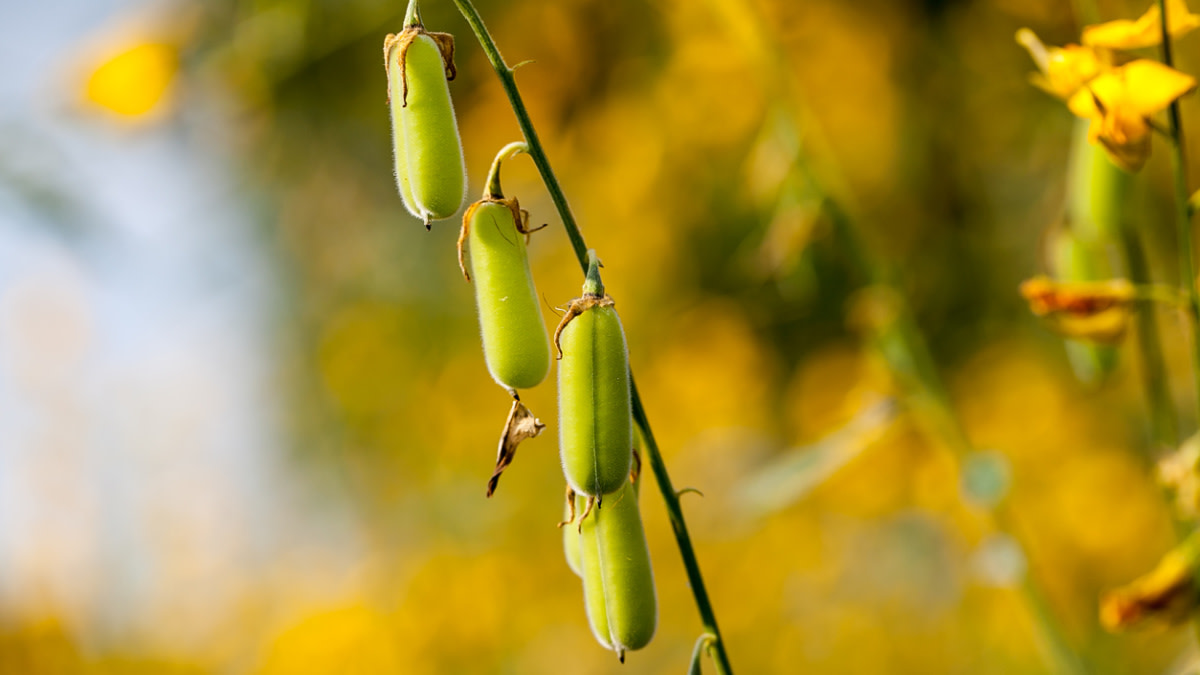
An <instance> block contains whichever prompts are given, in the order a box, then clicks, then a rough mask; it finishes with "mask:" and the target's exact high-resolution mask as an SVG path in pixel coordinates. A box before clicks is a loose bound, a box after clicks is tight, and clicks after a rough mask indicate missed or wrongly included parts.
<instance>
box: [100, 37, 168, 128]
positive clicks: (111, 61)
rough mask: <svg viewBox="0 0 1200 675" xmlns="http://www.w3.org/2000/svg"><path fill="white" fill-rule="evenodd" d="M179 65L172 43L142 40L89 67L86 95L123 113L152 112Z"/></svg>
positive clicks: (135, 114)
mask: <svg viewBox="0 0 1200 675" xmlns="http://www.w3.org/2000/svg"><path fill="white" fill-rule="evenodd" d="M178 67H179V55H178V53H177V51H176V49H175V47H173V46H171V45H166V44H161V43H155V42H145V43H141V44H137V45H133V46H132V47H128V48H126V49H124V50H123V51H120V52H118V53H117V54H115V55H113V56H111V57H109V58H108V59H107V60H106V61H104V62H103V63H101V64H100V65H99V66H97V67H96V69H95V70H94V71H92V73H91V75H90V76H89V77H88V79H87V85H86V89H85V95H86V97H87V99H88V100H89V101H91V102H92V103H95V104H96V105H98V106H100V107H102V108H106V109H108V110H109V111H111V112H114V113H116V114H118V115H122V116H125V117H140V116H143V115H146V114H148V113H150V112H152V111H153V110H154V109H155V108H157V107H158V105H159V104H160V103H161V102H162V101H163V99H164V97H165V95H166V93H167V89H168V88H169V87H170V85H171V82H172V80H174V78H175V73H176V71H177V70H178Z"/></svg>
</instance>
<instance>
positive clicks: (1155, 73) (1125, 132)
mask: <svg viewBox="0 0 1200 675" xmlns="http://www.w3.org/2000/svg"><path fill="white" fill-rule="evenodd" d="M1195 87H1196V79H1195V78H1193V77H1192V76H1190V75H1186V74H1184V73H1181V72H1179V71H1177V70H1174V69H1171V68H1168V67H1166V66H1164V65H1163V64H1161V63H1159V62H1157V61H1150V60H1147V59H1141V60H1138V61H1133V62H1131V63H1127V64H1125V65H1124V66H1121V67H1119V68H1113V69H1111V70H1108V71H1106V72H1104V73H1102V74H1101V75H1098V76H1096V77H1095V78H1093V79H1092V81H1091V82H1090V83H1088V85H1087V86H1086V87H1085V88H1083V89H1081V90H1079V91H1078V92H1076V93H1075V94H1074V95H1073V96H1071V98H1070V99H1068V101H1067V107H1068V108H1070V110H1071V112H1072V113H1074V114H1076V115H1078V116H1079V117H1083V118H1086V119H1090V120H1091V122H1092V123H1091V126H1090V127H1089V128H1088V139H1089V140H1091V141H1092V142H1093V143H1100V144H1102V145H1103V146H1104V148H1105V150H1107V151H1108V154H1109V156H1110V157H1111V158H1112V159H1113V161H1114V162H1116V163H1117V164H1118V165H1120V166H1121V168H1123V169H1125V170H1127V171H1137V170H1138V169H1140V168H1141V167H1142V165H1143V164H1145V162H1146V158H1147V157H1149V156H1150V125H1149V123H1148V122H1147V118H1148V117H1150V116H1151V115H1153V114H1155V113H1157V112H1159V111H1161V110H1163V109H1164V108H1166V107H1167V106H1169V105H1170V104H1171V102H1172V101H1174V100H1175V99H1177V98H1179V97H1180V96H1183V95H1184V94H1186V93H1187V92H1189V91H1191V90H1192V89H1194V88H1195Z"/></svg>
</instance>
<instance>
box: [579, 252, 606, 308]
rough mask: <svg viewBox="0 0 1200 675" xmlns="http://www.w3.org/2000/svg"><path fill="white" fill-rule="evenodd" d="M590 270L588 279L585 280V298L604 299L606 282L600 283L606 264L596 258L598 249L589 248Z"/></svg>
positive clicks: (588, 270)
mask: <svg viewBox="0 0 1200 675" xmlns="http://www.w3.org/2000/svg"><path fill="white" fill-rule="evenodd" d="M587 255H588V269H587V277H586V278H585V279H584V280H583V296H584V297H585V298H586V297H594V298H603V297H604V282H602V281H600V268H601V267H604V264H603V263H601V262H600V258H599V257H597V256H596V249H594V248H589V249H588V252H587Z"/></svg>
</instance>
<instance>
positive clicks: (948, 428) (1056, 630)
mask: <svg viewBox="0 0 1200 675" xmlns="http://www.w3.org/2000/svg"><path fill="white" fill-rule="evenodd" d="M824 209H825V212H826V213H827V214H828V215H829V218H830V221H831V223H832V224H833V226H834V228H835V229H836V232H837V233H838V234H839V235H841V239H842V242H841V243H843V244H844V245H845V250H846V251H847V252H848V253H849V254H850V256H851V259H852V261H853V263H854V265H855V266H856V267H858V268H859V271H860V272H861V273H862V274H863V275H864V276H865V277H866V278H867V281H868V282H869V283H870V284H872V285H875V286H881V287H885V288H889V289H891V290H892V291H893V292H894V294H895V295H894V297H895V299H896V300H897V305H898V306H897V307H895V308H893V309H894V311H895V314H894V316H893V318H892V321H891V322H890V323H889V324H888V325H886V326H882V327H880V328H879V331H878V333H879V334H878V336H877V338H876V342H877V343H879V344H877V346H881V347H882V348H880V351H881V352H882V354H883V356H884V359H885V360H886V361H887V362H888V368H889V370H891V371H892V373H893V374H894V376H895V377H896V378H897V380H898V381H899V382H900V383H901V386H902V387H903V388H904V389H905V390H906V392H905V393H906V396H905V398H906V399H908V400H909V401H910V402H911V403H910V404H916V406H917V407H919V409H920V410H919V411H918V414H924V415H925V417H926V418H928V419H929V420H930V422H931V423H932V425H933V426H934V427H935V428H934V429H933V430H932V431H933V433H935V434H936V435H937V436H938V437H939V438H941V439H942V440H943V441H944V442H945V443H946V444H947V445H948V446H949V448H950V450H951V451H952V452H953V454H954V455H955V457H956V459H957V460H959V461H961V460H962V459H963V458H965V457H967V456H969V455H970V454H972V453H974V452H975V451H976V449H975V446H974V444H973V443H972V442H971V439H970V437H969V436H968V435H967V432H966V429H964V428H963V425H962V421H961V419H960V418H959V416H958V415H957V413H955V411H954V407H953V403H952V401H951V399H950V395H949V393H948V392H947V390H946V387H945V384H944V383H943V381H942V378H941V376H940V374H939V373H938V369H937V364H936V362H935V361H934V359H933V354H932V353H931V352H930V350H929V345H928V343H927V342H926V341H925V337H924V335H923V334H922V332H921V329H920V327H919V326H918V325H917V322H916V319H915V318H914V317H913V315H912V310H911V309H910V307H909V306H908V302H907V300H906V299H905V297H904V296H903V295H902V294H901V293H900V291H899V286H898V284H896V283H895V280H894V278H893V273H892V272H891V269H890V268H889V267H888V266H886V265H885V264H884V263H883V262H881V261H880V260H878V259H877V258H876V257H875V256H874V255H873V254H872V252H871V251H870V249H869V248H868V246H867V242H866V241H865V240H864V239H863V235H862V233H861V232H859V230H858V228H857V227H855V225H854V223H853V222H852V221H851V220H850V218H849V217H848V216H847V215H846V214H845V213H844V212H843V211H842V210H841V208H840V207H839V206H838V205H837V203H836V202H834V201H833V200H832V199H828V198H827V199H826V200H825V203H824ZM884 342H887V344H888V346H890V347H891V348H887V347H886V346H882V343H884ZM987 518H988V519H989V521H990V522H991V524H992V526H993V527H995V528H996V529H998V530H1003V531H1007V532H1009V533H1010V534H1011V535H1012V536H1014V538H1016V535H1015V534H1013V532H1014V528H1013V527H1012V519H1013V513H1012V508H1011V507H1010V506H1007V505H1006V503H1002V504H999V505H997V506H995V507H994V508H993V509H992V510H991V511H989V512H988V513H987ZM1022 548H1023V550H1028V548H1027V547H1025V546H1022ZM1017 590H1018V591H1019V592H1020V594H1021V597H1022V598H1023V600H1024V603H1025V606H1026V608H1027V609H1028V610H1029V613H1030V615H1031V618H1032V619H1033V622H1034V628H1035V631H1036V633H1035V635H1036V637H1037V641H1038V644H1039V647H1040V648H1041V649H1042V652H1043V655H1044V658H1045V659H1046V660H1047V661H1048V662H1049V664H1050V665H1051V668H1052V670H1053V672H1056V673H1063V674H1064V675H1084V673H1086V672H1087V670H1086V669H1085V668H1084V665H1083V663H1082V662H1081V661H1080V658H1079V656H1078V655H1076V653H1075V651H1074V650H1073V649H1071V646H1070V643H1069V642H1068V641H1067V638H1066V636H1065V635H1064V634H1063V631H1062V628H1061V627H1060V625H1059V622H1058V620H1057V619H1056V617H1055V616H1054V613H1053V611H1052V610H1051V609H1050V606H1049V604H1048V603H1047V602H1046V599H1045V595H1044V593H1043V592H1042V591H1041V590H1040V589H1039V587H1038V585H1037V583H1036V580H1035V578H1034V576H1033V574H1032V572H1027V573H1026V575H1025V578H1024V579H1022V580H1021V582H1020V584H1018V586H1017Z"/></svg>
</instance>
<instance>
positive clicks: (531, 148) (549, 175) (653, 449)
mask: <svg viewBox="0 0 1200 675" xmlns="http://www.w3.org/2000/svg"><path fill="white" fill-rule="evenodd" d="M454 4H455V5H456V6H457V7H458V10H459V12H461V13H462V15H463V18H465V19H466V20H467V23H468V24H470V26H471V30H472V32H474V33H475V37H476V38H477V39H478V40H479V44H480V46H482V47H483V51H484V53H486V54H487V57H488V61H490V62H491V64H492V68H493V69H494V70H495V71H496V74H497V75H498V76H499V77H500V83H501V85H503V87H504V92H505V93H506V94H507V95H508V101H509V103H510V104H511V105H512V109H513V114H514V115H516V118H517V123H518V124H519V125H520V127H521V133H522V134H523V135H524V136H525V141H526V143H527V144H528V148H527V150H526V152H527V153H528V154H529V156H530V158H532V159H533V163H534V164H535V165H536V166H537V169H538V173H539V174H541V177H542V182H543V183H545V185H546V190H547V191H548V192H549V193H550V198H551V199H552V200H553V201H554V206H555V208H556V209H557V210H558V215H559V217H560V218H561V219H562V223H563V227H564V228H565V229H566V231H567V237H568V238H570V240H571V246H572V248H574V250H575V257H576V258H577V259H578V260H579V266H580V268H581V269H582V270H583V272H584V274H587V271H588V266H589V265H588V262H589V261H588V247H587V244H586V243H585V242H584V240H583V235H582V234H581V233H580V232H579V226H578V225H576V223H575V216H574V215H572V213H571V207H570V206H568V205H567V198H566V196H565V195H564V194H563V191H562V187H560V186H559V184H558V178H556V177H555V175H554V171H553V170H552V169H551V168H550V161H549V160H548V159H546V153H545V151H544V150H543V149H542V143H541V141H540V140H538V135H537V131H535V130H534V128H533V122H532V121H531V120H530V118H529V113H528V112H527V111H526V109H525V103H524V101H522V100H521V93H520V91H519V90H518V89H517V82H516V79H515V78H514V77H513V69H512V68H510V67H509V66H508V64H507V63H505V62H504V57H502V56H501V55H500V50H499V49H497V48H496V43H495V42H494V41H493V40H492V36H491V34H489V33H488V30H487V26H485V25H484V23H483V19H482V18H480V16H479V12H477V11H476V10H475V7H474V5H473V4H472V3H471V1H470V0H454ZM629 383H630V389H631V390H632V395H633V421H634V423H635V424H637V426H638V429H639V430H640V431H641V433H642V439H643V441H644V442H645V448H644V452H645V455H646V460H647V461H648V462H649V464H650V468H651V470H653V471H654V477H655V479H656V482H657V483H658V489H659V491H660V492H661V493H662V497H663V501H664V502H666V506H667V514H668V516H669V517H670V520H671V528H672V529H673V530H674V532H675V541H676V543H677V544H678V546H679V554H680V556H681V557H682V558H683V566H684V568H685V569H686V571H687V576H688V582H689V583H690V585H691V588H692V595H693V596H694V597H695V600H696V608H697V610H698V611H699V613H700V620H701V623H703V625H704V630H705V632H706V633H709V634H710V635H711V636H712V640H711V642H710V645H711V647H710V653H711V655H712V659H713V664H714V666H715V668H716V671H717V673H719V674H720V675H730V674H731V673H732V672H733V668H732V666H730V664H729V655H728V654H727V653H726V650H725V640H724V638H722V637H721V631H720V630H719V629H718V628H717V617H716V614H715V613H714V612H713V608H712V603H711V602H710V601H709V599H708V591H707V590H705V587H704V577H703V576H702V575H701V573H700V563H699V562H698V561H697V559H696V552H695V550H693V548H692V540H691V537H690V536H689V535H688V529H687V523H686V522H685V521H684V518H683V509H682V508H681V507H680V505H679V494H678V493H677V492H676V491H675V488H674V486H673V485H672V484H671V477H670V475H669V474H668V473H667V466H666V464H665V463H664V462H663V459H662V455H661V454H660V453H659V450H658V444H657V443H656V442H655V440H654V433H653V432H652V431H651V430H650V421H649V420H648V419H647V417H646V410H645V408H644V407H643V405H642V399H641V396H640V395H639V394H638V388H637V383H636V382H635V381H634V379H633V373H632V372H630V374H629Z"/></svg>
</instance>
